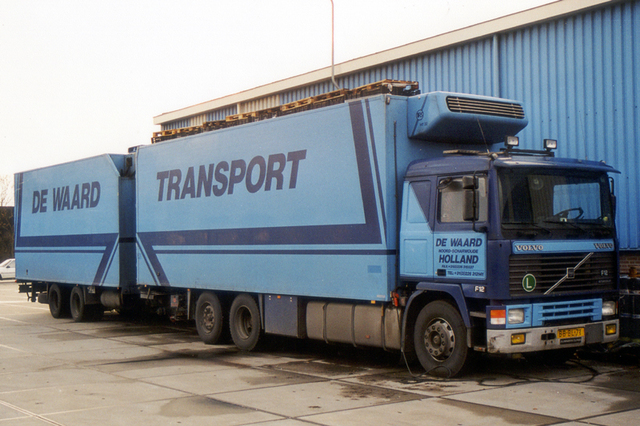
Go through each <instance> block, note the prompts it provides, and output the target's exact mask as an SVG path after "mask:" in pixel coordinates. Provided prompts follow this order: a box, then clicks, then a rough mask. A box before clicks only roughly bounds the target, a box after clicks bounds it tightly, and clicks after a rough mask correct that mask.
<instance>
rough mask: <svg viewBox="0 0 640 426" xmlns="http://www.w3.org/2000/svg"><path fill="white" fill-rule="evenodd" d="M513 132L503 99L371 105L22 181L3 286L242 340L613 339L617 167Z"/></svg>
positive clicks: (548, 344)
mask: <svg viewBox="0 0 640 426" xmlns="http://www.w3.org/2000/svg"><path fill="white" fill-rule="evenodd" d="M390 87H391V86H390ZM390 92H393V91H392V90H390ZM256 117H258V116H256ZM526 125H527V119H526V117H525V115H524V110H523V107H522V105H521V104H520V103H519V102H516V101H512V100H505V99H498V98H489V97H481V96H474V95H467V94H456V93H444V92H435V93H428V94H422V95H421V94H415V93H409V96H405V95H403V94H393V93H384V94H378V95H375V96H368V97H360V98H355V99H350V100H346V101H345V102H342V103H339V104H337V105H332V106H326V107H323V108H317V109H309V110H307V111H304V112H299V113H296V114H283V115H282V116H279V117H277V118H270V119H264V120H262V119H257V118H256V119H254V122H251V123H247V124H243V125H238V126H228V127H227V128H223V129H220V130H215V131H207V132H202V133H198V134H195V135H192V136H188V137H185V138H177V139H174V140H168V141H163V142H160V143H155V144H152V145H147V146H140V147H136V148H133V149H131V150H130V152H129V153H128V154H127V155H121V156H103V157H97V158H94V159H88V160H82V161H84V162H85V163H84V164H82V162H76V163H70V164H66V165H61V166H55V167H52V168H46V169H41V170H35V171H31V172H25V173H19V174H17V175H16V200H17V203H16V205H17V214H16V259H17V268H16V274H17V278H18V279H19V280H21V281H23V284H21V285H22V291H24V292H27V293H30V294H31V296H30V297H31V298H32V300H35V299H36V296H37V295H39V298H40V300H41V301H42V302H47V303H49V305H50V307H51V310H52V314H54V316H60V315H61V314H60V312H63V313H64V312H66V309H67V307H69V308H70V311H71V314H72V317H73V318H74V319H75V320H85V319H93V318H95V317H96V316H99V315H100V314H101V313H102V312H103V311H104V309H123V308H124V307H126V306H127V305H131V306H136V305H135V303H131V302H132V301H134V302H135V301H138V300H139V301H143V302H145V304H146V305H148V306H152V307H154V308H156V309H161V310H165V311H166V312H168V313H169V314H170V315H172V316H174V317H175V318H186V319H195V322H196V328H197V330H198V333H199V335H200V336H201V338H202V339H203V341H205V342H206V343H210V344H214V343H216V342H217V341H218V339H219V338H220V335H221V333H222V329H223V327H224V326H228V327H229V329H230V331H231V337H232V339H233V341H234V343H235V344H236V345H237V346H238V347H239V348H241V349H243V350H252V349H254V348H255V346H256V345H257V344H258V342H259V341H260V339H261V338H263V336H264V335H265V334H278V335H285V336H291V337H296V338H311V339H318V340H324V341H327V342H341V343H348V344H353V345H356V346H371V347H381V348H385V349H388V350H400V351H403V352H415V353H416V354H417V357H418V359H419V360H420V362H421V364H422V365H423V366H424V368H425V369H427V370H428V371H432V372H434V373H440V374H447V375H455V374H458V373H459V372H460V371H462V370H463V368H464V367H465V366H466V365H468V361H469V359H471V358H472V354H473V353H474V352H490V353H540V352H541V351H548V352H545V353H546V354H548V355H547V356H549V357H555V358H558V359H564V358H566V357H568V356H570V355H571V354H572V353H573V351H575V349H576V348H577V347H581V346H584V345H587V344H594V343H608V342H613V341H615V340H616V339H617V338H618V319H617V304H616V300H617V285H618V284H617V283H618V278H617V276H618V254H617V240H616V232H615V225H614V216H615V212H614V206H615V203H614V197H613V195H612V187H611V182H610V178H609V174H610V173H615V170H614V169H613V168H612V167H610V166H608V165H605V164H603V163H598V162H591V161H581V160H575V159H561V158H556V157H555V156H554V155H553V151H552V149H551V144H552V143H555V141H546V143H547V148H546V149H544V150H542V151H525V150H518V149H517V147H515V146H514V145H515V144H516V143H517V138H515V137H510V138H508V140H509V145H508V146H507V147H506V148H502V149H501V144H502V143H503V141H504V140H505V137H507V136H510V135H515V134H516V133H517V132H518V131H520V130H521V129H522V128H524V127H525V126H526ZM102 163H105V165H103V164H102ZM99 165H101V166H100V167H99ZM103 166H104V167H103ZM94 182H95V183H97V185H98V187H99V196H100V200H99V202H97V201H95V191H96V190H95V189H94V186H92V185H94ZM60 188H63V189H60ZM64 188H66V189H64ZM60 191H62V193H63V195H60V193H59V192H60ZM76 193H77V194H78V195H77V197H76ZM52 194H58V195H56V197H55V200H54V199H53V195H52ZM64 194H67V197H68V198H69V202H68V206H67V204H66V203H65V201H64V200H65V198H64ZM61 197H62V198H61ZM76 198H77V202H76ZM60 200H62V201H60ZM52 201H53V204H52ZM60 203H62V204H60ZM94 204H95V205H94ZM61 206H62V207H61ZM43 208H44V210H43ZM60 265H64V266H63V267H60ZM67 299H68V300H67ZM85 311H86V312H87V313H86V314H85ZM96 312H97V313H96Z"/></svg>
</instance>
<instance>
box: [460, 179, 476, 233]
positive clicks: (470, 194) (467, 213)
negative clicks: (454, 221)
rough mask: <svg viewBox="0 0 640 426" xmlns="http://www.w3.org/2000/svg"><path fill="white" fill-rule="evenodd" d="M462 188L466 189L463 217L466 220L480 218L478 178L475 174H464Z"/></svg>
mask: <svg viewBox="0 0 640 426" xmlns="http://www.w3.org/2000/svg"><path fill="white" fill-rule="evenodd" d="M462 189H463V190H464V206H463V208H464V211H463V214H462V215H463V216H462V218H463V219H464V220H465V221H473V222H475V221H476V220H478V216H479V208H478V178H476V177H475V176H464V177H463V178H462Z"/></svg>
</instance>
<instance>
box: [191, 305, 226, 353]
mask: <svg viewBox="0 0 640 426" xmlns="http://www.w3.org/2000/svg"><path fill="white" fill-rule="evenodd" d="M196 330H198V335H199V336H200V339H202V341H203V342H204V343H205V344H207V345H214V344H216V343H217V342H218V339H219V338H220V334H221V333H222V306H221V305H220V300H219V299H218V296H216V295H215V294H214V293H210V292H206V293H202V294H201V295H200V297H198V303H197V304H196Z"/></svg>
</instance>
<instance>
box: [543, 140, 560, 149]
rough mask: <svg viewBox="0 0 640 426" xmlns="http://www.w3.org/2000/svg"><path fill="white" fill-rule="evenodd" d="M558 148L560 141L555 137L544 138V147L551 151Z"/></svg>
mask: <svg viewBox="0 0 640 426" xmlns="http://www.w3.org/2000/svg"><path fill="white" fill-rule="evenodd" d="M556 148H558V141H557V140H555V139H545V140H544V149H546V150H547V151H550V150H552V149H556Z"/></svg>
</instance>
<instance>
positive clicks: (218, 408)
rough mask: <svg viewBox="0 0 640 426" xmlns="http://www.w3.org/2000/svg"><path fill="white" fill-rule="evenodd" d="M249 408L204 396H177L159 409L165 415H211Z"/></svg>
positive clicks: (233, 412)
mask: <svg viewBox="0 0 640 426" xmlns="http://www.w3.org/2000/svg"><path fill="white" fill-rule="evenodd" d="M251 411H253V410H251V409H249V408H244V407H240V406H238V405H234V404H229V403H227V402H223V401H218V400H215V399H213V398H207V397H204V396H200V397H197V396H196V397H190V398H179V399H174V400H171V401H169V402H167V403H166V404H165V405H164V406H163V407H162V408H161V410H160V414H161V415H163V416H165V417H192V416H199V417H211V416H224V415H230V414H231V415H238V414H245V413H248V412H251Z"/></svg>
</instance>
